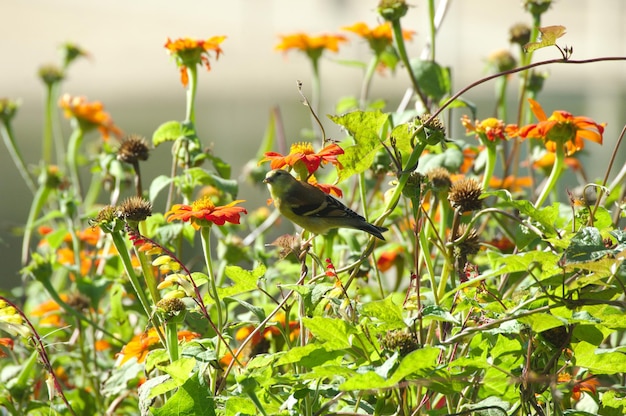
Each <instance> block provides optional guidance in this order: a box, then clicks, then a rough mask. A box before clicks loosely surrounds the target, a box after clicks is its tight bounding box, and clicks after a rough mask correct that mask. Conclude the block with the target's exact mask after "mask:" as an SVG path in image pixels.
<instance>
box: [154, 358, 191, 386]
mask: <svg viewBox="0 0 626 416" xmlns="http://www.w3.org/2000/svg"><path fill="white" fill-rule="evenodd" d="M195 365H196V360H195V359H193V358H187V357H183V358H179V359H178V360H176V361H174V362H173V363H171V364H168V365H159V366H157V367H158V368H159V369H160V370H161V371H163V372H165V373H167V374H169V375H170V377H172V380H174V381H175V382H176V384H177V385H179V386H180V385H182V384H183V383H185V381H186V380H187V379H188V378H189V374H191V371H192V370H193V368H194V366H195Z"/></svg>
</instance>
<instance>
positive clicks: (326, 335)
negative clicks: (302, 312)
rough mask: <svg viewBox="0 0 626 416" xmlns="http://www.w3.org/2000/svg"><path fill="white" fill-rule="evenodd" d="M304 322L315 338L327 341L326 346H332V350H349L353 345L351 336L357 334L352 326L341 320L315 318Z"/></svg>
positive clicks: (305, 319)
mask: <svg viewBox="0 0 626 416" xmlns="http://www.w3.org/2000/svg"><path fill="white" fill-rule="evenodd" d="M302 322H303V323H304V326H305V327H306V328H307V329H309V330H310V331H311V333H312V334H313V336H315V338H317V339H319V340H320V341H325V342H326V344H325V345H329V346H331V348H332V349H337V348H349V347H350V346H351V345H352V344H351V342H350V336H351V335H353V334H356V333H357V330H356V329H355V328H354V327H353V326H352V325H350V324H348V323H347V322H345V321H342V320H340V319H334V318H324V317H321V316H315V317H313V318H303V319H302Z"/></svg>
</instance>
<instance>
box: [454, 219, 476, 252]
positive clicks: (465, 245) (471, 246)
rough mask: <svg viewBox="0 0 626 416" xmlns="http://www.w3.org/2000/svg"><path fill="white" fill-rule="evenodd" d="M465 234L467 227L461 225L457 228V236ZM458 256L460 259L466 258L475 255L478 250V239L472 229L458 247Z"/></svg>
mask: <svg viewBox="0 0 626 416" xmlns="http://www.w3.org/2000/svg"><path fill="white" fill-rule="evenodd" d="M466 232H467V226H466V225H465V224H462V225H461V226H460V227H459V231H458V235H459V236H462V235H465V233H466ZM458 249H459V255H460V256H462V257H464V258H465V257H467V256H468V255H472V254H476V253H478V251H479V250H480V239H479V238H478V233H477V232H476V230H475V229H474V228H472V229H471V230H470V231H469V234H468V235H467V238H466V239H465V240H463V241H462V242H461V243H459V245H458Z"/></svg>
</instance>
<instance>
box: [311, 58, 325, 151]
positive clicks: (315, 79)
mask: <svg viewBox="0 0 626 416" xmlns="http://www.w3.org/2000/svg"><path fill="white" fill-rule="evenodd" d="M311 65H312V69H313V76H312V77H311V102H312V108H311V110H312V112H313V113H314V114H319V110H320V106H321V102H322V97H321V95H322V84H321V82H320V69H319V58H313V59H311ZM311 119H312V120H311V128H312V129H313V131H316V130H317V129H318V128H319V126H318V125H317V123H316V122H315V118H314V116H313V115H312V116H311ZM318 135H321V131H319V132H316V136H318ZM322 145H324V143H322Z"/></svg>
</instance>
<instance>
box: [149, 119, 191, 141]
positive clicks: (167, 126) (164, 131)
mask: <svg viewBox="0 0 626 416" xmlns="http://www.w3.org/2000/svg"><path fill="white" fill-rule="evenodd" d="M182 136H184V128H183V125H182V123H181V122H180V121H166V122H165V123H163V124H161V125H160V126H159V127H157V129H156V130H155V131H154V133H152V144H153V145H154V147H157V146H159V145H160V144H162V143H164V142H173V141H175V140H177V139H178V138H179V137H182Z"/></svg>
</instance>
